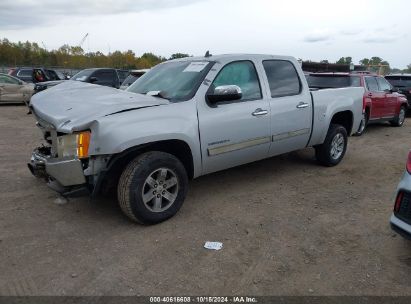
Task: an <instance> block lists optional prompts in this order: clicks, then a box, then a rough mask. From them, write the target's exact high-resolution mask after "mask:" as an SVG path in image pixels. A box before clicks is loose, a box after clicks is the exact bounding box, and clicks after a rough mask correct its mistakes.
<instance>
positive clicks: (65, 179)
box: [27, 147, 89, 196]
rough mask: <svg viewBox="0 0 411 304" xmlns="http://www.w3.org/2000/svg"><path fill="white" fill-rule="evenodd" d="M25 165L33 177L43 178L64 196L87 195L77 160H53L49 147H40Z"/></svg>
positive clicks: (85, 182)
mask: <svg viewBox="0 0 411 304" xmlns="http://www.w3.org/2000/svg"><path fill="white" fill-rule="evenodd" d="M27 165H28V167H29V170H30V172H31V173H32V174H33V175H34V176H36V177H39V178H44V179H45V180H46V181H47V184H48V186H50V188H52V189H53V190H55V191H57V192H59V193H60V194H62V195H64V196H81V195H87V194H89V189H88V187H87V181H86V177H85V176H84V171H83V164H82V162H81V160H79V159H74V158H73V159H59V158H55V157H52V156H51V148H50V147H40V148H37V149H35V150H34V151H33V153H32V155H31V159H30V162H29V163H28V164H27Z"/></svg>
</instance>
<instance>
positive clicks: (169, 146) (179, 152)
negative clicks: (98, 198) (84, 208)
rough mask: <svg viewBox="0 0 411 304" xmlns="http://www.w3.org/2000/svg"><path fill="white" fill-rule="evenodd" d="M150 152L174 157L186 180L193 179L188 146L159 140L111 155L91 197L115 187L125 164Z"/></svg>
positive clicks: (173, 140)
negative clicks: (163, 153)
mask: <svg viewBox="0 0 411 304" xmlns="http://www.w3.org/2000/svg"><path fill="white" fill-rule="evenodd" d="M150 151H159V152H166V153H169V154H171V155H173V156H175V157H176V158H177V159H178V160H180V161H181V163H182V164H183V166H184V168H185V169H186V172H187V176H188V178H189V179H192V178H193V177H194V159H193V153H192V151H191V148H190V146H189V145H188V144H187V143H186V142H185V141H183V140H179V139H169V140H160V141H155V142H150V143H145V144H141V145H137V146H133V147H130V148H128V149H126V150H124V151H122V152H121V153H118V154H115V155H113V156H112V157H111V158H110V160H109V161H108V163H107V166H106V169H105V170H103V171H102V172H101V173H100V174H99V177H98V179H97V182H96V185H95V188H94V191H93V196H95V195H97V194H98V193H99V192H100V190H102V189H105V190H108V189H112V188H113V187H116V186H117V183H118V180H119V178H120V175H121V173H122V172H123V170H124V168H125V167H126V166H127V164H129V163H130V161H132V160H133V159H134V158H136V157H137V156H138V155H141V154H143V153H145V152H150Z"/></svg>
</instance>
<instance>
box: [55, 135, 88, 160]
mask: <svg viewBox="0 0 411 304" xmlns="http://www.w3.org/2000/svg"><path fill="white" fill-rule="evenodd" d="M89 146H90V132H89V131H85V132H80V133H74V134H69V135H63V136H59V137H57V154H58V156H59V157H67V156H70V157H72V156H75V157H77V158H86V157H88V148H89Z"/></svg>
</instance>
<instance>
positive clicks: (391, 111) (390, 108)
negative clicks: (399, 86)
mask: <svg viewBox="0 0 411 304" xmlns="http://www.w3.org/2000/svg"><path fill="white" fill-rule="evenodd" d="M377 83H378V87H379V89H380V92H381V93H384V97H385V98H384V107H383V109H382V111H383V114H382V117H394V116H395V111H396V107H397V96H396V95H395V94H393V93H392V92H391V89H392V87H391V85H390V84H389V83H388V81H387V80H385V79H384V78H382V77H377Z"/></svg>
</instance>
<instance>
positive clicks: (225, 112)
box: [197, 60, 270, 174]
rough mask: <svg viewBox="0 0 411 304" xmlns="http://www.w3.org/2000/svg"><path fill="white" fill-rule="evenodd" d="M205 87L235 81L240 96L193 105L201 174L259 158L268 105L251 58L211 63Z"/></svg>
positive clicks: (266, 137) (266, 134) (266, 140)
mask: <svg viewBox="0 0 411 304" xmlns="http://www.w3.org/2000/svg"><path fill="white" fill-rule="evenodd" d="M210 80H212V82H211V84H210V86H209V89H208V90H209V91H210V90H214V89H215V88H216V87H218V86H223V85H237V86H239V87H240V88H241V90H242V97H241V99H240V100H234V101H227V102H224V101H223V102H218V103H216V104H210V103H209V102H208V101H207V97H206V96H204V97H202V98H204V102H199V103H198V106H197V110H198V120H199V130H200V142H201V153H202V161H203V174H206V173H210V172H214V171H218V170H222V169H226V168H230V167H234V166H237V165H241V164H244V163H248V162H252V161H255V160H258V159H263V158H265V157H267V156H268V149H269V147H270V108H269V104H268V101H267V100H265V99H263V95H262V89H261V83H260V79H259V77H258V74H257V71H256V68H255V64H254V62H252V61H248V60H245V61H234V62H230V63H228V64H226V65H225V66H222V64H220V63H218V62H217V63H215V65H214V67H213V69H212V70H211V71H210V72H209V74H208V75H207V79H206V82H207V81H210Z"/></svg>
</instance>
